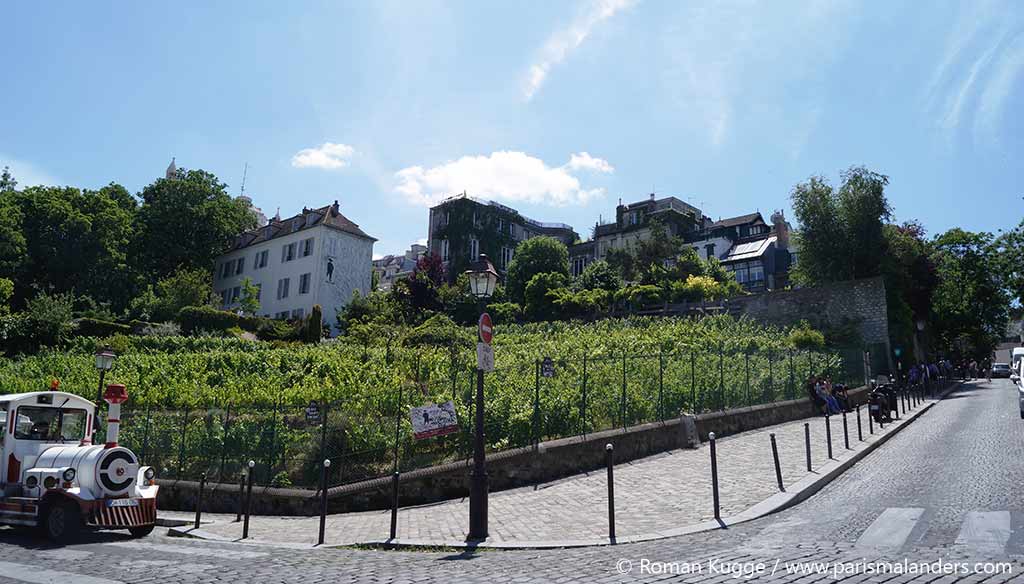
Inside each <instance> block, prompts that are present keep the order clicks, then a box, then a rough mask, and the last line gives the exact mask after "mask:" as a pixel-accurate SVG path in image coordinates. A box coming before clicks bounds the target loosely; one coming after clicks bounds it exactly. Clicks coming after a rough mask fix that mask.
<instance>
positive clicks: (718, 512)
mask: <svg viewBox="0 0 1024 584" xmlns="http://www.w3.org/2000/svg"><path fill="white" fill-rule="evenodd" d="M708 444H710V445H711V497H712V498H713V499H714V504H715V519H718V520H721V519H722V507H721V505H720V503H719V500H718V454H717V453H716V452H715V433H714V432H708Z"/></svg>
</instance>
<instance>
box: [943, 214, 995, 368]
mask: <svg viewBox="0 0 1024 584" xmlns="http://www.w3.org/2000/svg"><path fill="white" fill-rule="evenodd" d="M932 246H933V249H934V252H933V254H932V261H933V262H934V265H935V267H936V269H937V272H938V276H939V278H938V286H937V287H936V288H935V292H934V294H933V295H932V313H933V323H934V328H935V330H936V335H937V336H938V338H939V339H940V340H941V342H942V343H943V344H944V345H945V346H947V347H958V345H960V342H961V340H962V341H964V342H965V345H966V346H965V347H964V349H965V350H966V351H968V352H970V353H971V354H972V356H973V357H975V358H985V357H987V356H988V355H989V354H991V351H992V350H993V348H994V347H995V346H996V344H998V342H999V340H1000V338H1001V337H1002V336H1003V332H1004V331H1005V330H1006V323H1007V319H1008V316H1009V306H1010V299H1009V294H1007V292H1006V291H1005V289H1004V288H1003V285H1002V281H1001V275H1000V274H999V270H998V265H999V258H998V248H997V246H995V245H994V240H993V238H992V235H991V234H989V233H971V232H969V231H963V230H961V229H959V228H955V229H951V230H949V231H947V232H946V233H943V234H942V235H939V236H938V237H936V238H935V240H934V241H933V242H932Z"/></svg>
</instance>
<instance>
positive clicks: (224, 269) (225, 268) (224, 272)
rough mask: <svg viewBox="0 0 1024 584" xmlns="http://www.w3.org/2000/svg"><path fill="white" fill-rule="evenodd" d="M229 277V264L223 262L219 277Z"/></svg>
mask: <svg viewBox="0 0 1024 584" xmlns="http://www.w3.org/2000/svg"><path fill="white" fill-rule="evenodd" d="M230 275H231V262H224V263H223V264H221V265H220V277H221V278H227V277H228V276H230Z"/></svg>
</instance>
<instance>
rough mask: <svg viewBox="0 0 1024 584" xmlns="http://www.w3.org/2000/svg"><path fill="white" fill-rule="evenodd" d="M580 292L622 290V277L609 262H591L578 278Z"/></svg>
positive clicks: (577, 285)
mask: <svg viewBox="0 0 1024 584" xmlns="http://www.w3.org/2000/svg"><path fill="white" fill-rule="evenodd" d="M575 284H576V288H577V289H578V290H607V291H609V292H614V291H616V290H618V289H619V288H622V277H621V276H619V274H618V272H616V271H615V270H614V269H613V268H612V267H611V265H609V264H608V262H606V261H604V260H598V261H596V262H591V263H590V264H589V265H588V266H587V267H586V268H584V269H583V273H582V274H580V275H579V277H578V278H576V282H575Z"/></svg>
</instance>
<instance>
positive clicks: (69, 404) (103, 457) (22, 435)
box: [0, 384, 159, 541]
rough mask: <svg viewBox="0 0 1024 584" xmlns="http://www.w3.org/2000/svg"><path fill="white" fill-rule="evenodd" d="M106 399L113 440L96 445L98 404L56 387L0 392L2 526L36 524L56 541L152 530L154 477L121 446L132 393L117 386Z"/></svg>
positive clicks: (141, 534)
mask: <svg viewBox="0 0 1024 584" xmlns="http://www.w3.org/2000/svg"><path fill="white" fill-rule="evenodd" d="M55 385H56V384H55ZM103 399H104V401H106V402H107V403H108V404H110V407H109V410H108V415H107V418H108V419H107V437H106V443H105V444H93V443H92V435H93V424H94V420H93V416H94V412H95V411H96V409H95V406H94V405H93V403H92V402H90V401H88V400H86V399H83V398H81V397H78V396H76V395H73V394H70V393H65V392H61V391H56V390H54V391H40V392H31V393H20V394H10V395H0V424H2V428H3V432H2V433H0V447H2V448H0V450H2V458H0V524H6V525H21V526H30V527H37V528H39V529H40V530H41V531H42V533H43V534H44V535H45V536H47V537H49V538H50V539H52V540H54V541H69V540H72V539H74V538H75V537H76V536H77V535H78V534H79V533H80V532H81V531H82V530H84V529H127V530H128V531H130V532H131V534H132V535H133V536H135V537H144V536H146V535H148V534H149V533H150V532H151V531H153V527H154V525H155V523H156V495H157V490H158V489H159V487H158V486H157V485H156V477H155V472H154V470H153V469H152V468H151V467H148V466H140V465H139V459H138V457H137V456H135V453H133V452H132V451H131V450H129V449H127V448H123V447H121V446H118V445H117V439H118V431H119V426H120V419H119V417H120V410H121V403H122V402H124V401H125V400H126V399H128V394H127V392H126V391H125V387H124V386H123V385H118V384H112V385H108V386H107V389H106V392H105V394H104V396H103Z"/></svg>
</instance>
